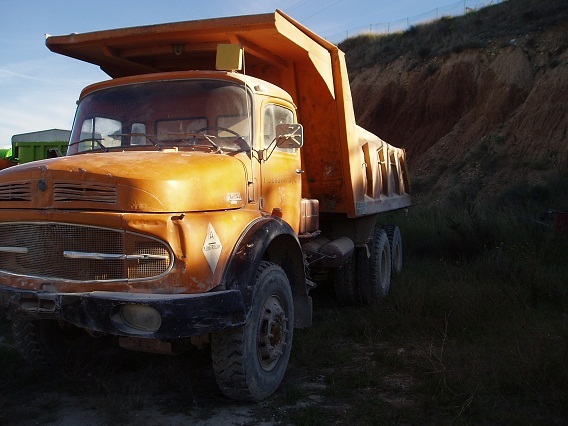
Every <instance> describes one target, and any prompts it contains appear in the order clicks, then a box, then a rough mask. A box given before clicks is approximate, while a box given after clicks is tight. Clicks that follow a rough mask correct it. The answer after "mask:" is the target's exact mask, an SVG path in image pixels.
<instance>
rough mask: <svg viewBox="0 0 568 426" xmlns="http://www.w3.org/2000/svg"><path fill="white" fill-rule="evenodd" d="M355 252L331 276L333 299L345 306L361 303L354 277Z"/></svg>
mask: <svg viewBox="0 0 568 426" xmlns="http://www.w3.org/2000/svg"><path fill="white" fill-rule="evenodd" d="M354 263H355V252H354V253H353V254H352V255H351V256H349V257H348V258H347V260H346V261H345V262H343V265H341V267H340V268H339V269H338V270H337V273H336V274H334V275H333V286H334V288H335V297H336V298H337V300H338V301H339V302H341V303H343V304H345V305H356V304H359V303H360V302H361V298H360V297H359V291H358V289H357V280H356V277H355V268H354Z"/></svg>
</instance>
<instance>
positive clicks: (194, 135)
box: [162, 133, 223, 154]
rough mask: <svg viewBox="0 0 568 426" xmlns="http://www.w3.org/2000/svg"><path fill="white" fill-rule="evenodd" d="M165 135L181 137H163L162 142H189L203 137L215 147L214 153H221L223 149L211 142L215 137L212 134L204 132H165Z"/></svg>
mask: <svg viewBox="0 0 568 426" xmlns="http://www.w3.org/2000/svg"><path fill="white" fill-rule="evenodd" d="M165 136H168V137H169V136H178V137H180V138H183V139H165V140H163V141H162V142H168V141H169V142H175V141H178V140H179V141H186V142H191V141H192V140H194V139H198V138H205V140H207V142H209V144H210V145H211V146H212V147H213V148H214V149H215V153H221V154H222V153H223V150H222V149H221V148H220V147H219V145H217V144H216V143H215V142H213V140H212V138H216V136H214V135H207V134H205V133H166V135H165Z"/></svg>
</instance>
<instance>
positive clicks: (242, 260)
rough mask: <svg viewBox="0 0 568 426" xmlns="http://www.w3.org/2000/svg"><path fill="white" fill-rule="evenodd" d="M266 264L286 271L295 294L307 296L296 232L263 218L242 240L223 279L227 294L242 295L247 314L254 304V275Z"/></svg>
mask: <svg viewBox="0 0 568 426" xmlns="http://www.w3.org/2000/svg"><path fill="white" fill-rule="evenodd" d="M263 260H267V261H269V262H274V263H276V264H277V265H279V266H281V267H282V269H284V271H285V272H286V275H287V276H288V279H289V281H290V286H291V288H292V294H294V295H295V296H296V295H301V296H307V289H306V275H305V270H304V258H303V254H302V249H301V247H300V243H299V241H298V238H297V236H296V234H295V232H294V230H293V229H292V228H291V227H290V225H288V223H286V222H285V221H283V220H282V219H280V218H275V217H273V216H269V217H262V218H259V219H258V220H256V221H254V222H252V223H251V224H250V225H249V226H248V227H247V229H246V230H245V231H244V232H243V234H242V235H241V237H240V238H239V241H238V242H237V244H236V246H235V249H234V250H233V252H232V254H231V257H230V259H229V262H228V265H227V268H226V269H225V273H224V275H223V279H222V282H223V283H225V288H226V289H227V290H231V289H238V290H240V291H241V294H242V297H243V301H244V303H245V306H246V308H247V310H248V308H250V305H251V303H252V293H253V288H254V284H255V283H254V281H255V274H256V271H257V269H258V267H259V265H260V262H261V261H263Z"/></svg>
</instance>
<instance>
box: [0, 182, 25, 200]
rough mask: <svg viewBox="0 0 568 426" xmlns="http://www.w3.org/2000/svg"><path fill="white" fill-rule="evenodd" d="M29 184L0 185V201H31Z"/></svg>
mask: <svg viewBox="0 0 568 426" xmlns="http://www.w3.org/2000/svg"><path fill="white" fill-rule="evenodd" d="M31 200H32V184H31V182H29V181H28V182H12V183H2V184H0V201H31Z"/></svg>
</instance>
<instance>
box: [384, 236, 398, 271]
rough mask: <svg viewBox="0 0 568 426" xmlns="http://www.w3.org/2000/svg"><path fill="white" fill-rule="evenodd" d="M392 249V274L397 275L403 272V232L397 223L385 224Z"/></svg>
mask: <svg viewBox="0 0 568 426" xmlns="http://www.w3.org/2000/svg"><path fill="white" fill-rule="evenodd" d="M384 229H385V232H386V233H387V237H388V239H389V244H390V249H391V259H392V264H391V275H392V276H393V277H396V276H398V275H400V273H401V272H402V234H401V232H400V228H399V227H398V226H396V225H387V226H385V228H384Z"/></svg>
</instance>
